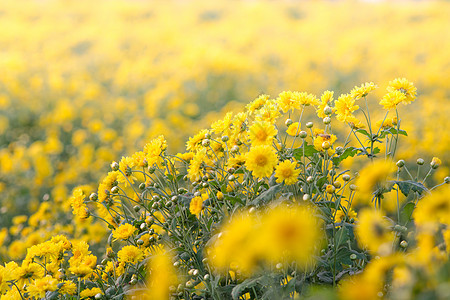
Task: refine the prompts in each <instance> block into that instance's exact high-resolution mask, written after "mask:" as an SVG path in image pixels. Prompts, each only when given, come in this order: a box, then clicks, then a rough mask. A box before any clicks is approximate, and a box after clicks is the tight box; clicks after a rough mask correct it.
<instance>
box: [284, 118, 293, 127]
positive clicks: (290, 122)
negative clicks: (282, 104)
mask: <svg viewBox="0 0 450 300" xmlns="http://www.w3.org/2000/svg"><path fill="white" fill-rule="evenodd" d="M292 123H294V122H293V121H292V120H291V119H287V120H286V122H284V124H285V125H286V127H289V126H291V125H292Z"/></svg>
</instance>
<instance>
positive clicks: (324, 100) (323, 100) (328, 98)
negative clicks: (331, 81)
mask: <svg viewBox="0 0 450 300" xmlns="http://www.w3.org/2000/svg"><path fill="white" fill-rule="evenodd" d="M333 96H334V92H331V91H325V92H323V94H322V96H321V97H320V104H319V107H318V108H317V110H316V113H317V116H318V117H319V118H321V119H323V118H325V117H326V116H327V115H326V114H325V112H324V109H325V107H326V106H327V105H329V104H331V102H333V100H334V99H333ZM334 110H335V109H334V108H332V111H333V112H334Z"/></svg>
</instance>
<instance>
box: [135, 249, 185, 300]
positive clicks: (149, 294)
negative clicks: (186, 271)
mask: <svg viewBox="0 0 450 300" xmlns="http://www.w3.org/2000/svg"><path fill="white" fill-rule="evenodd" d="M148 270H149V272H148V273H149V274H150V275H149V277H148V279H147V287H148V288H147V289H146V290H145V291H143V292H138V293H136V294H135V296H137V299H169V296H170V291H169V288H170V286H174V285H176V284H178V276H177V273H176V270H175V268H174V267H173V258H172V256H171V255H170V254H169V253H168V252H166V251H164V249H158V250H157V251H156V253H155V254H153V255H152V257H151V259H150V261H149V264H148ZM140 297H142V298H140Z"/></svg>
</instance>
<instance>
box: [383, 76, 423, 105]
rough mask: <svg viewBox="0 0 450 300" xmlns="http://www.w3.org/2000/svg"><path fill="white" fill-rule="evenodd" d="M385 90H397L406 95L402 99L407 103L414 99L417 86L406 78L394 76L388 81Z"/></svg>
mask: <svg viewBox="0 0 450 300" xmlns="http://www.w3.org/2000/svg"><path fill="white" fill-rule="evenodd" d="M386 90H387V91H388V92H394V91H399V92H401V93H403V94H404V95H405V96H406V98H405V99H404V100H402V102H403V103H404V104H409V103H411V102H412V101H414V100H415V99H416V95H417V88H416V87H415V86H414V84H413V83H412V82H409V81H408V80H407V79H406V78H396V79H394V80H392V81H390V82H389V85H388V87H387V88H386Z"/></svg>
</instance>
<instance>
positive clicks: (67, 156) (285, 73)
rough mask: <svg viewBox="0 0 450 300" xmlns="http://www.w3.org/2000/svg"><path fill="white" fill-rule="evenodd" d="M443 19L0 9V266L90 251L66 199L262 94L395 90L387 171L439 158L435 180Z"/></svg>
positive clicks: (407, 4)
mask: <svg viewBox="0 0 450 300" xmlns="http://www.w3.org/2000/svg"><path fill="white" fill-rule="evenodd" d="M449 16H450V3H449V2H440V1H131V0H130V1H105V0H99V1H85V0H78V1H56V0H42V1H37V0H35V1H22V0H20V1H19V0H17V1H7V0H0V28H1V33H0V228H1V229H0V261H2V260H3V261H7V260H9V259H20V258H21V257H22V256H23V255H24V254H25V251H26V248H27V247H29V246H31V245H33V244H37V243H39V242H42V241H44V240H45V239H47V237H48V236H50V235H54V234H56V233H65V234H67V235H69V236H72V237H74V238H80V239H81V238H82V239H84V240H86V241H88V242H89V243H91V244H92V243H94V244H95V243H96V242H97V243H98V242H99V241H100V240H101V238H102V234H103V233H104V232H106V229H105V228H104V226H103V225H101V224H97V223H93V224H92V223H91V222H92V221H86V220H85V221H82V220H73V217H72V214H71V209H70V204H69V202H68V200H67V199H68V197H69V196H70V194H71V192H72V189H73V188H74V187H75V186H77V185H80V184H81V185H85V187H84V188H85V189H86V190H87V191H95V189H96V185H97V184H98V182H99V181H100V180H101V179H102V178H103V176H105V175H106V173H107V171H108V170H109V164H110V163H111V161H113V160H120V158H121V156H122V155H127V154H132V153H134V152H135V151H138V150H140V149H141V148H142V147H143V145H144V144H145V143H146V142H148V141H149V140H150V139H151V138H153V137H156V136H158V135H160V134H164V136H165V137H166V139H167V140H168V145H169V150H168V151H169V152H171V153H176V152H179V151H183V149H184V144H185V141H186V139H187V137H189V135H191V134H195V133H196V132H197V131H198V130H199V129H202V128H208V127H209V124H210V123H211V122H212V121H213V120H216V119H218V118H220V117H222V116H223V115H224V114H225V113H226V112H227V111H238V110H239V109H241V108H243V107H244V106H245V104H247V103H248V102H250V101H251V100H253V99H255V98H256V97H258V95H260V94H262V93H264V94H269V95H271V96H272V97H274V98H275V97H277V95H278V94H279V93H280V92H281V91H283V90H292V91H306V92H310V93H314V94H316V95H317V96H320V94H321V93H322V92H323V91H324V90H334V91H335V97H337V96H338V95H339V94H340V93H346V92H349V91H350V90H351V89H352V88H353V87H354V86H355V85H360V84H361V83H364V82H370V81H372V82H374V83H375V84H377V85H378V86H379V88H378V90H377V91H376V92H375V93H374V94H373V95H374V96H372V98H371V101H372V102H373V105H378V104H377V103H378V102H379V100H380V99H381V97H382V96H383V94H384V93H385V88H386V86H387V84H388V82H389V81H390V80H392V79H394V78H397V77H405V78H407V79H408V80H410V81H412V82H414V84H415V86H416V87H417V89H418V98H417V100H416V101H415V103H413V104H412V105H410V106H407V107H401V109H400V113H401V116H402V122H403V123H402V126H404V128H405V129H406V130H407V131H408V134H409V137H408V138H407V139H403V140H402V144H403V147H402V149H401V151H400V152H399V154H398V158H403V159H414V160H415V159H416V158H417V155H420V156H421V157H423V158H427V159H431V157H433V156H438V157H439V158H441V160H442V161H443V162H444V167H443V168H440V169H438V170H437V172H436V176H437V178H442V177H444V176H445V175H448V173H449V169H448V161H449V158H450V152H449V151H448V145H449V143H450V135H448V128H450V122H449V117H448V116H449V114H450V108H449V104H450V101H449V99H450V18H449ZM380 113H381V111H380ZM91 219H92V218H91ZM56 220H58V221H56Z"/></svg>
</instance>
